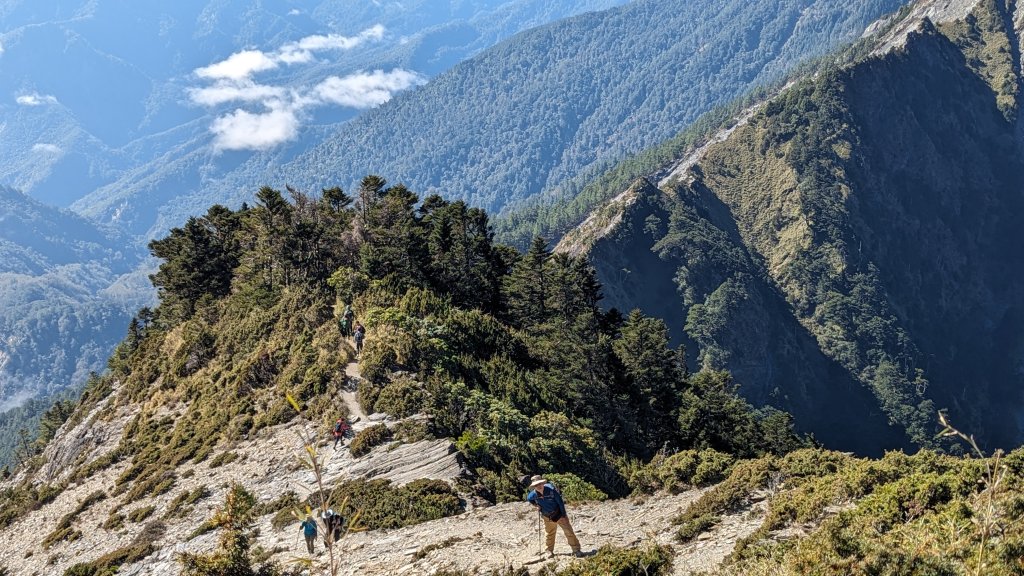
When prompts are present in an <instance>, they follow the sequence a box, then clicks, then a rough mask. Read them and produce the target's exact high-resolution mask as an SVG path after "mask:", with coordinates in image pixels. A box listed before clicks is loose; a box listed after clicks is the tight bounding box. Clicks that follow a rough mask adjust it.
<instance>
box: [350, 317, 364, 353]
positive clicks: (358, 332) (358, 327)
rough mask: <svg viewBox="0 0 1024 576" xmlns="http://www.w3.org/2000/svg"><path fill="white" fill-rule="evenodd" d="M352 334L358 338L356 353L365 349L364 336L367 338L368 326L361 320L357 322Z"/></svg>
mask: <svg viewBox="0 0 1024 576" xmlns="http://www.w3.org/2000/svg"><path fill="white" fill-rule="evenodd" d="M352 336H353V337H354V338H355V339H356V354H359V353H360V352H362V351H363V338H366V328H363V325H362V324H360V323H359V322H356V329H355V332H354V333H353V334H352Z"/></svg>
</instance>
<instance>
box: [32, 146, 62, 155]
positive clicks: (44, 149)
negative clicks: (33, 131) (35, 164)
mask: <svg viewBox="0 0 1024 576" xmlns="http://www.w3.org/2000/svg"><path fill="white" fill-rule="evenodd" d="M32 151H33V152H38V153H41V154H60V153H61V152H63V150H61V147H60V146H57V145H56V144H34V145H33V146H32Z"/></svg>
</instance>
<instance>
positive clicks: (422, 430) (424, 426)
mask: <svg viewBox="0 0 1024 576" xmlns="http://www.w3.org/2000/svg"><path fill="white" fill-rule="evenodd" d="M391 432H392V434H394V436H395V438H398V439H399V440H401V441H403V442H419V441H420V440H433V439H434V435H433V434H431V432H430V425H429V423H427V421H425V420H403V421H401V422H399V423H398V424H395V427H394V428H393V429H392V430H391Z"/></svg>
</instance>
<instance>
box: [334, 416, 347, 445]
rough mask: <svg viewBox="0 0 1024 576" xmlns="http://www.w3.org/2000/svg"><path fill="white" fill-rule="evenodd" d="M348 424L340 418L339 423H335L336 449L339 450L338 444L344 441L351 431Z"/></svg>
mask: <svg viewBox="0 0 1024 576" xmlns="http://www.w3.org/2000/svg"><path fill="white" fill-rule="evenodd" d="M349 428H350V427H349V425H348V422H346V421H345V419H344V418H338V421H337V422H335V423H334V430H333V432H334V449H335V450H337V449H338V442H339V441H342V439H343V438H344V437H345V434H346V433H347V432H348V431H349Z"/></svg>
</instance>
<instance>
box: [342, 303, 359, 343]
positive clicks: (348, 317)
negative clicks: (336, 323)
mask: <svg viewBox="0 0 1024 576" xmlns="http://www.w3.org/2000/svg"><path fill="white" fill-rule="evenodd" d="M355 318H356V313H355V312H353V311H352V306H351V305H349V304H345V310H343V311H342V313H341V335H342V336H344V337H346V338H348V337H349V336H351V335H352V321H353V320H355Z"/></svg>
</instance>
